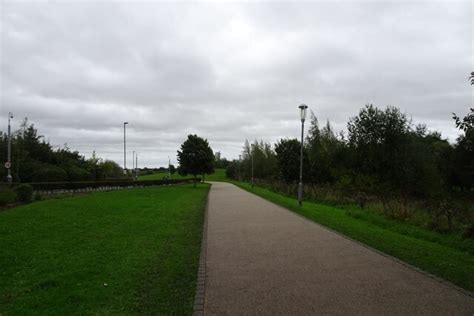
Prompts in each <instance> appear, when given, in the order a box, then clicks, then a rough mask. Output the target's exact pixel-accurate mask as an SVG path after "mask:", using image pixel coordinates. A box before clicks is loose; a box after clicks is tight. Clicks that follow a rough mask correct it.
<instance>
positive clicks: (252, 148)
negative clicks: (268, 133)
mask: <svg viewBox="0 0 474 316" xmlns="http://www.w3.org/2000/svg"><path fill="white" fill-rule="evenodd" d="M250 148H251V152H252V153H251V158H252V159H251V166H252V168H251V169H252V172H251V179H252V188H253V185H254V180H253V152H254V144H252V145H251V146H250Z"/></svg>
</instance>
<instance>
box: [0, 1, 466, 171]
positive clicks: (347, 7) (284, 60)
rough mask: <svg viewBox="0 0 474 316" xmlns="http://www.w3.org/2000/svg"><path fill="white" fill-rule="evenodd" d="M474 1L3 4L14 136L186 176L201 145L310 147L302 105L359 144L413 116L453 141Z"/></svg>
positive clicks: (1, 94)
mask: <svg viewBox="0 0 474 316" xmlns="http://www.w3.org/2000/svg"><path fill="white" fill-rule="evenodd" d="M473 16H474V10H473V4H472V2H471V1H442V2H436V1H435V2H433V1H430V2H428V1H396V2H395V1H394V2H388V1H347V0H346V1H327V2H323V1H313V2H311V1H305V2H297V1H292V2H282V1H279V2H272V1H266V2H261V1H259V2H249V1H246V2H224V3H218V2H152V1H148V2H131V1H130V2H124V1H120V2H110V1H100V2H99V1H97V2H94V1H80V2H67V3H60V2H11V1H3V0H2V1H1V4H0V36H1V37H0V65H1V73H0V130H3V131H5V130H6V129H7V127H6V126H7V113H8V112H9V111H11V112H13V114H14V119H13V121H12V123H13V128H14V129H17V128H18V127H19V125H20V122H21V121H22V119H23V118H24V117H28V119H29V122H30V123H33V124H35V126H36V127H37V128H38V130H39V134H41V135H44V136H45V138H46V139H47V140H49V142H50V143H51V144H52V145H54V146H64V144H67V146H68V147H69V148H70V149H72V150H78V151H79V152H80V153H81V154H83V155H85V156H86V157H90V156H91V154H92V152H93V151H94V150H95V151H96V153H97V155H98V156H99V157H102V158H107V159H111V160H115V161H117V162H118V163H119V164H120V165H123V125H122V124H123V122H124V121H128V122H129V125H127V155H128V161H127V165H128V166H130V165H131V163H132V158H131V156H132V151H136V152H138V153H139V154H138V159H139V166H141V167H143V166H148V167H157V166H164V165H166V164H167V163H168V156H170V158H171V161H172V163H175V164H176V151H177V150H178V149H179V146H180V144H181V143H182V142H183V141H184V140H185V139H186V137H187V135H188V134H197V135H199V136H201V137H203V138H206V139H208V141H209V143H210V145H211V147H212V149H213V150H214V151H219V152H221V154H222V156H223V157H227V158H228V159H234V158H238V155H239V153H240V151H241V150H242V146H243V144H244V142H245V140H246V139H248V140H249V141H252V140H254V139H259V140H260V139H262V140H264V141H267V142H271V143H275V142H276V141H278V140H279V139H281V138H294V137H299V133H300V128H301V123H300V121H299V109H298V106H299V105H300V104H301V103H305V104H307V105H308V106H309V109H310V110H311V111H313V112H314V114H315V115H316V116H317V117H318V119H319V121H320V122H322V123H324V122H326V120H329V121H330V122H331V123H332V124H333V126H334V127H335V129H336V130H342V131H346V125H347V121H348V120H349V118H350V117H353V116H356V115H357V114H358V111H359V109H360V108H361V107H363V106H364V105H365V104H368V103H371V104H374V105H376V106H378V107H381V108H384V107H386V106H389V105H391V106H396V107H399V108H400V109H401V110H402V112H403V113H406V114H407V115H408V117H410V118H411V119H412V120H413V122H414V123H415V124H416V123H425V124H426V125H427V126H428V128H429V129H430V130H437V131H440V132H441V133H442V135H443V137H445V138H448V139H449V140H450V141H451V142H454V141H455V139H456V137H457V135H458V134H459V133H458V131H457V130H456V128H455V126H454V123H453V119H452V114H451V113H452V112H455V113H457V114H458V115H462V116H464V115H465V114H466V113H467V112H468V110H469V107H472V104H473V94H472V91H473V90H472V89H473V88H472V87H471V86H470V85H469V81H468V77H469V74H470V72H471V71H472V70H474V67H473V58H474V57H473V45H474V44H473V29H474V22H473Z"/></svg>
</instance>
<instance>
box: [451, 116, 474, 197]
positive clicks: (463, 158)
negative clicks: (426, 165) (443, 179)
mask: <svg viewBox="0 0 474 316" xmlns="http://www.w3.org/2000/svg"><path fill="white" fill-rule="evenodd" d="M453 115H454V116H453V119H454V120H455V122H456V127H457V128H459V129H460V130H461V131H463V132H464V135H460V136H459V137H458V138H457V140H456V141H457V142H456V145H455V147H454V152H453V156H452V166H453V172H452V180H453V184H454V185H455V186H458V187H460V188H461V190H462V191H467V192H469V191H470V190H471V188H472V187H473V186H474V109H473V108H471V112H470V113H468V114H467V115H466V116H465V117H464V118H463V119H462V120H461V119H460V118H459V117H458V116H457V115H456V114H454V113H453Z"/></svg>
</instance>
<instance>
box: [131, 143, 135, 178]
mask: <svg viewBox="0 0 474 316" xmlns="http://www.w3.org/2000/svg"><path fill="white" fill-rule="evenodd" d="M134 174H135V150H134V151H132V176H133V177H134V178H135V176H134Z"/></svg>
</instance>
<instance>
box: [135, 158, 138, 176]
mask: <svg viewBox="0 0 474 316" xmlns="http://www.w3.org/2000/svg"><path fill="white" fill-rule="evenodd" d="M135 180H138V153H136V154H135Z"/></svg>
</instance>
